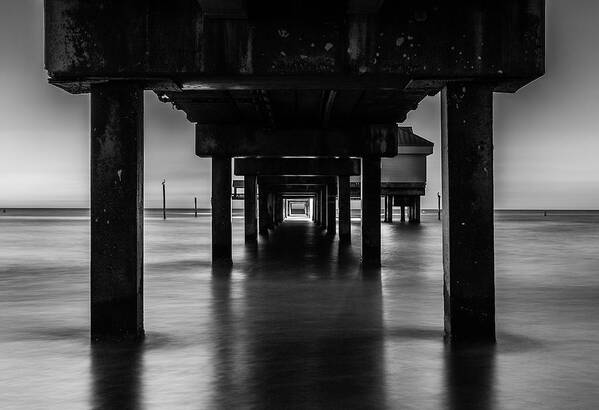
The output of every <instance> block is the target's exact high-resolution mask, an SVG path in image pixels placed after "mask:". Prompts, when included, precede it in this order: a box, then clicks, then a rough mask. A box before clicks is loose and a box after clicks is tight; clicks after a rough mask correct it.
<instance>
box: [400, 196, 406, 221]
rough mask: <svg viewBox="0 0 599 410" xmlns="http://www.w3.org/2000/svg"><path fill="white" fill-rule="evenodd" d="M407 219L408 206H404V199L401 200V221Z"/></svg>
mask: <svg viewBox="0 0 599 410" xmlns="http://www.w3.org/2000/svg"><path fill="white" fill-rule="evenodd" d="M405 221H406V207H405V206H404V202H403V200H402V201H401V222H405Z"/></svg>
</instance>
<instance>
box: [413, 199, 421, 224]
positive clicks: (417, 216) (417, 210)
mask: <svg viewBox="0 0 599 410" xmlns="http://www.w3.org/2000/svg"><path fill="white" fill-rule="evenodd" d="M413 222H414V223H415V224H419V223H420V197H419V196H416V197H414V220H413Z"/></svg>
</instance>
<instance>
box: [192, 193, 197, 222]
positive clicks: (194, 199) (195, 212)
mask: <svg viewBox="0 0 599 410" xmlns="http://www.w3.org/2000/svg"><path fill="white" fill-rule="evenodd" d="M193 210H194V215H195V217H196V218H197V217H198V198H197V197H194V198H193Z"/></svg>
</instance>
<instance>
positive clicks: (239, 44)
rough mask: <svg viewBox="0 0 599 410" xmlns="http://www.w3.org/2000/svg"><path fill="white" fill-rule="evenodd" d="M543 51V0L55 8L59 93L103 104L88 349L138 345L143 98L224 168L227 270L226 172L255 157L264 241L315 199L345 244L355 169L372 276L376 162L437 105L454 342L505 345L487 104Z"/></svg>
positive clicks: (218, 258) (53, 58)
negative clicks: (148, 95) (167, 107)
mask: <svg viewBox="0 0 599 410" xmlns="http://www.w3.org/2000/svg"><path fill="white" fill-rule="evenodd" d="M544 37H545V27H544V0H506V1H501V2H483V1H473V0H463V1H454V2H447V1H441V0H425V1H418V2H416V1H389V0H387V1H384V0H332V1H326V2H322V1H320V2H316V1H312V0H293V1H291V2H286V1H275V0H267V1H257V0H246V1H242V0H228V1H218V0H174V1H168V2H166V1H159V0H151V1H141V0H132V1H119V0H99V1H94V2H90V1H85V0H46V2H45V47H46V50H45V51H46V55H45V64H46V69H47V71H48V75H49V81H50V83H51V84H53V85H56V86H58V87H61V88H63V89H65V90H66V91H68V92H71V93H91V95H92V108H91V109H92V118H91V122H92V124H91V125H92V130H91V139H92V150H91V155H92V158H91V167H92V170H91V172H92V186H91V191H92V197H91V208H92V247H91V254H92V255H91V256H92V267H91V286H92V289H91V293H92V298H91V314H92V337H93V338H94V339H105V338H129V337H140V336H141V335H142V334H143V308H142V300H143V291H142V289H143V286H142V278H143V257H142V249H143V245H142V243H143V242H142V241H143V232H142V227H143V186H142V182H143V121H142V119H143V99H142V95H143V90H151V91H153V92H155V93H156V94H157V96H158V98H159V99H160V100H161V101H163V102H165V103H172V104H173V105H174V106H175V107H176V108H178V109H180V110H183V111H184V112H185V113H186V115H187V118H188V119H189V121H191V122H193V123H195V124H196V146H195V152H196V154H197V155H198V156H201V157H211V158H212V170H213V174H212V175H213V180H212V192H213V195H212V208H213V229H214V230H218V232H220V233H219V235H217V238H216V239H214V238H213V257H214V261H215V262H218V263H231V262H232V261H231V252H230V243H231V229H230V226H231V174H232V161H231V160H232V158H240V157H243V158H244V159H243V161H240V162H239V163H236V165H235V169H238V166H239V170H240V172H242V173H241V174H240V175H244V177H245V178H246V179H245V183H246V185H245V189H246V192H247V193H248V195H247V197H248V198H249V199H248V201H252V200H253V201H258V202H259V205H258V208H259V209H258V212H256V211H255V210H254V211H253V214H251V211H250V215H249V218H253V219H254V220H255V219H256V214H258V219H259V220H260V221H261V222H260V227H259V229H257V231H259V232H260V233H265V232H267V229H268V227H265V226H262V225H263V222H262V213H263V212H268V209H269V208H268V204H269V203H270V204H271V205H274V206H275V208H277V209H283V207H282V206H279V205H280V204H281V203H280V200H281V198H282V197H283V196H284V194H286V193H292V192H296V191H297V190H301V189H304V190H305V191H306V192H305V193H306V197H307V198H308V197H309V198H313V200H314V202H313V203H314V204H316V203H319V204H321V205H322V206H321V205H319V206H316V205H315V206H314V209H313V215H314V217H315V222H317V223H320V224H324V226H326V229H327V230H328V231H329V232H330V233H331V234H333V235H334V234H335V233H336V231H335V229H336V228H335V216H334V214H335V198H336V196H337V195H338V196H339V203H340V205H339V214H340V221H341V219H343V226H342V225H341V222H340V225H339V233H340V236H343V240H348V239H349V238H348V237H347V235H348V232H347V225H346V223H347V218H348V216H347V213H348V208H347V203H348V202H349V198H350V195H351V189H350V184H349V180H348V177H349V176H350V175H356V174H355V173H351V172H355V171H356V166H357V165H359V166H357V168H358V172H359V174H360V175H361V185H360V190H361V193H360V197H361V201H362V263H363V264H364V265H365V266H369V267H372V266H374V267H377V266H379V265H380V243H381V238H380V232H381V231H380V222H381V221H380V213H379V212H380V198H381V192H382V189H383V190H384V188H381V158H385V157H393V156H395V155H397V145H396V141H397V132H398V131H397V129H398V123H401V122H403V121H404V120H405V119H406V116H407V114H408V112H410V111H411V110H414V109H416V108H417V107H418V104H419V102H420V101H421V100H422V99H424V98H425V97H426V96H429V95H436V94H437V93H439V92H441V93H442V131H443V137H442V160H443V165H442V170H443V201H444V202H443V228H444V229H443V232H444V234H443V245H444V252H443V260H444V266H443V269H444V278H445V292H444V297H445V331H446V336H447V338H448V339H449V340H451V341H454V342H458V341H475V340H476V341H484V342H492V341H494V339H495V312H494V306H495V304H494V256H493V253H494V249H493V248H494V244H493V93H494V92H516V91H517V90H518V89H519V88H520V87H522V86H524V85H526V84H528V83H529V82H531V81H533V80H534V79H536V78H538V77H540V76H541V75H543V73H544ZM190 149H194V147H190ZM286 157H314V158H312V159H309V160H307V159H303V160H302V161H303V162H302V161H300V162H290V161H288V160H287V158H286ZM258 159H260V160H262V159H268V160H269V161H270V162H267V163H263V164H262V165H260V166H258V165H257V162H256V161H257V160H258ZM305 167H306V168H305ZM344 167H347V168H344ZM341 171H343V172H341ZM350 171H351V172H350ZM294 177H295V178H307V179H305V180H303V181H301V182H302V183H299V181H297V180H296V181H294V180H290V179H288V178H294ZM388 195H389V196H390V197H392V198H393V199H391V201H395V202H401V201H403V200H404V199H402V196H401V193H398V192H392V191H389V193H388ZM341 196H343V199H342V198H341ZM269 198H270V199H269ZM341 202H343V209H342V206H341ZM331 203H332V204H333V205H332V206H331ZM392 205H393V202H392V203H391V206H392ZM405 205H406V206H411V205H408V204H405ZM413 206H414V207H415V206H416V205H413ZM418 207H419V204H418ZM263 208H264V209H263ZM271 212H272V211H271ZM342 215H343V216H342ZM246 217H248V216H247V214H246ZM279 219H280V215H271V216H270V217H268V218H266V222H268V221H271V222H272V223H276V221H277V220H279ZM325 221H326V222H325ZM331 221H332V222H331ZM264 229H266V231H265V230H264ZM246 235H247V236H248V240H249V241H251V240H252V239H253V237H254V236H255V232H254V231H251V229H250V232H246ZM391 268H392V267H391Z"/></svg>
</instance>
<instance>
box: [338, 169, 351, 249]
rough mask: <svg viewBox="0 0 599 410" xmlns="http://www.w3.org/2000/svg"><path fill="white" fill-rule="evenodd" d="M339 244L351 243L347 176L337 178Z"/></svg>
mask: <svg viewBox="0 0 599 410" xmlns="http://www.w3.org/2000/svg"><path fill="white" fill-rule="evenodd" d="M338 185H339V188H338V189H339V242H341V243H343V244H349V243H351V200H350V190H349V176H339V178H338Z"/></svg>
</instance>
